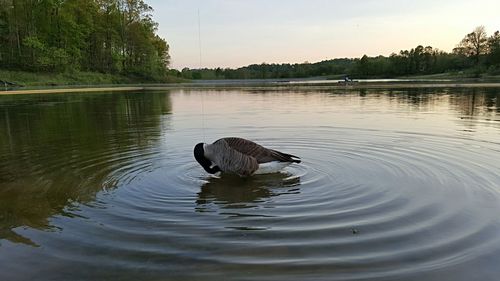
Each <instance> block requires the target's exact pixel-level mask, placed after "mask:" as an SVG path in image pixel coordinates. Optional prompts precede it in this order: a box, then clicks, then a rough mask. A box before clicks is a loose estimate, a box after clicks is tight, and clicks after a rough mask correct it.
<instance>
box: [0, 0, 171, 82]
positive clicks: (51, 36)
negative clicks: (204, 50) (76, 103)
mask: <svg viewBox="0 0 500 281" xmlns="http://www.w3.org/2000/svg"><path fill="white" fill-rule="evenodd" d="M152 11H153V9H152V7H150V6H149V5H147V4H146V3H145V2H144V1H142V0H0V69H3V70H10V71H18V70H19V71H30V72H37V73H63V72H72V71H85V72H98V73H106V74H120V75H125V76H130V77H134V78H135V79H136V80H138V81H163V80H164V78H165V76H166V74H167V73H168V64H169V60H170V56H169V45H168V44H167V42H166V41H165V39H163V38H160V37H159V36H158V35H157V34H156V31H157V26H158V24H157V23H156V22H155V21H153V19H152V16H151V13H152Z"/></svg>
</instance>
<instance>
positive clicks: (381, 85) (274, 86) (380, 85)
mask: <svg viewBox="0 0 500 281" xmlns="http://www.w3.org/2000/svg"><path fill="white" fill-rule="evenodd" d="M221 88H227V89H245V88H249V89H256V90H260V89H262V90H266V89H270V90H282V89H293V90H300V89H304V88H305V89H319V90H326V89H405V88H407V89H418V88H500V82H485V83H481V82H478V83H470V82H466V83H458V82H457V83H429V82H427V83H401V82H399V83H398V82H370V83H353V84H348V85H345V84H342V83H337V84H335V83H307V81H305V82H304V83H285V82H270V83H261V82H256V83H252V82H250V81H249V82H247V83H220V84H218V83H206V84H205V83H185V84H183V83H181V84H165V85H161V84H160V85H151V84H150V85H143V86H125V87H109V86H104V87H99V86H93V87H84V86H81V87H68V88H47V89H27V90H5V91H3V90H0V95H23V94H24V95H28V94H58V93H85V92H133V91H161V90H174V89H221Z"/></svg>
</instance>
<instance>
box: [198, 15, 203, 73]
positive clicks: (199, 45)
mask: <svg viewBox="0 0 500 281" xmlns="http://www.w3.org/2000/svg"><path fill="white" fill-rule="evenodd" d="M198 48H199V50H200V70H201V68H202V64H201V20H200V9H198Z"/></svg>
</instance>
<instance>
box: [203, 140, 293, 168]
mask: <svg viewBox="0 0 500 281" xmlns="http://www.w3.org/2000/svg"><path fill="white" fill-rule="evenodd" d="M194 157H195V158H196V161H198V163H200V165H201V166H202V167H203V168H204V169H205V171H207V172H208V173H211V174H215V173H217V172H225V173H231V174H236V175H239V176H251V175H254V174H270V173H276V172H278V171H280V170H282V169H283V168H285V167H286V166H288V165H290V164H292V163H300V158H299V157H297V156H294V155H291V154H286V153H283V152H279V151H276V150H273V149H269V148H265V147H263V146H261V145H258V144H256V143H254V142H252V141H249V140H246V139H242V138H222V139H219V140H217V141H215V142H214V143H212V144H206V143H199V144H197V145H196V146H195V147H194Z"/></svg>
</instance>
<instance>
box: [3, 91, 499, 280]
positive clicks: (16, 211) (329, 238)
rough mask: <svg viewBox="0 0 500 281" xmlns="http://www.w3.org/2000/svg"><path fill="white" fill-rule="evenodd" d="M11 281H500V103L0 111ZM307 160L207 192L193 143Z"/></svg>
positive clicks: (282, 97) (362, 97)
mask: <svg viewBox="0 0 500 281" xmlns="http://www.w3.org/2000/svg"><path fill="white" fill-rule="evenodd" d="M0 132H1V134H0V280H427V281H430V280H436V281H437V280H464V281H465V280H482V281H485V280H499V279H500V267H499V266H498V265H499V264H500V89H498V88H490V89H460V88H455V89H413V90H404V89H398V90H390V89H388V90H380V89H379V90H342V89H332V90H314V89H313V88H311V89H309V90H290V89H288V90H286V89H282V90H265V91H262V90H252V89H247V90H245V89H238V90H236V89H234V90H223V89H221V90H202V89H197V90H196V89H193V90H186V89H184V90H170V91H158V92H137V93H96V94H92V93H86V94H53V95H29V96H28V95H20V96H0ZM226 136H240V137H245V138H248V139H251V140H254V141H256V142H258V143H261V144H263V145H265V146H267V147H270V148H274V149H278V150H281V151H283V152H287V153H291V154H295V155H298V156H300V157H301V158H302V160H303V162H302V163H301V164H294V165H292V166H289V167H288V168H286V170H285V171H283V173H280V174H273V175H264V176H255V177H252V178H238V177H234V176H222V177H221V178H217V177H212V176H209V175H207V174H206V173H205V172H204V171H203V169H202V168H201V167H200V166H199V165H198V164H197V163H196V162H195V161H194V158H193V156H192V149H193V147H194V145H195V144H196V143H198V142H202V141H205V142H212V141H215V140H216V139H218V138H220V137H226Z"/></svg>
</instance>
